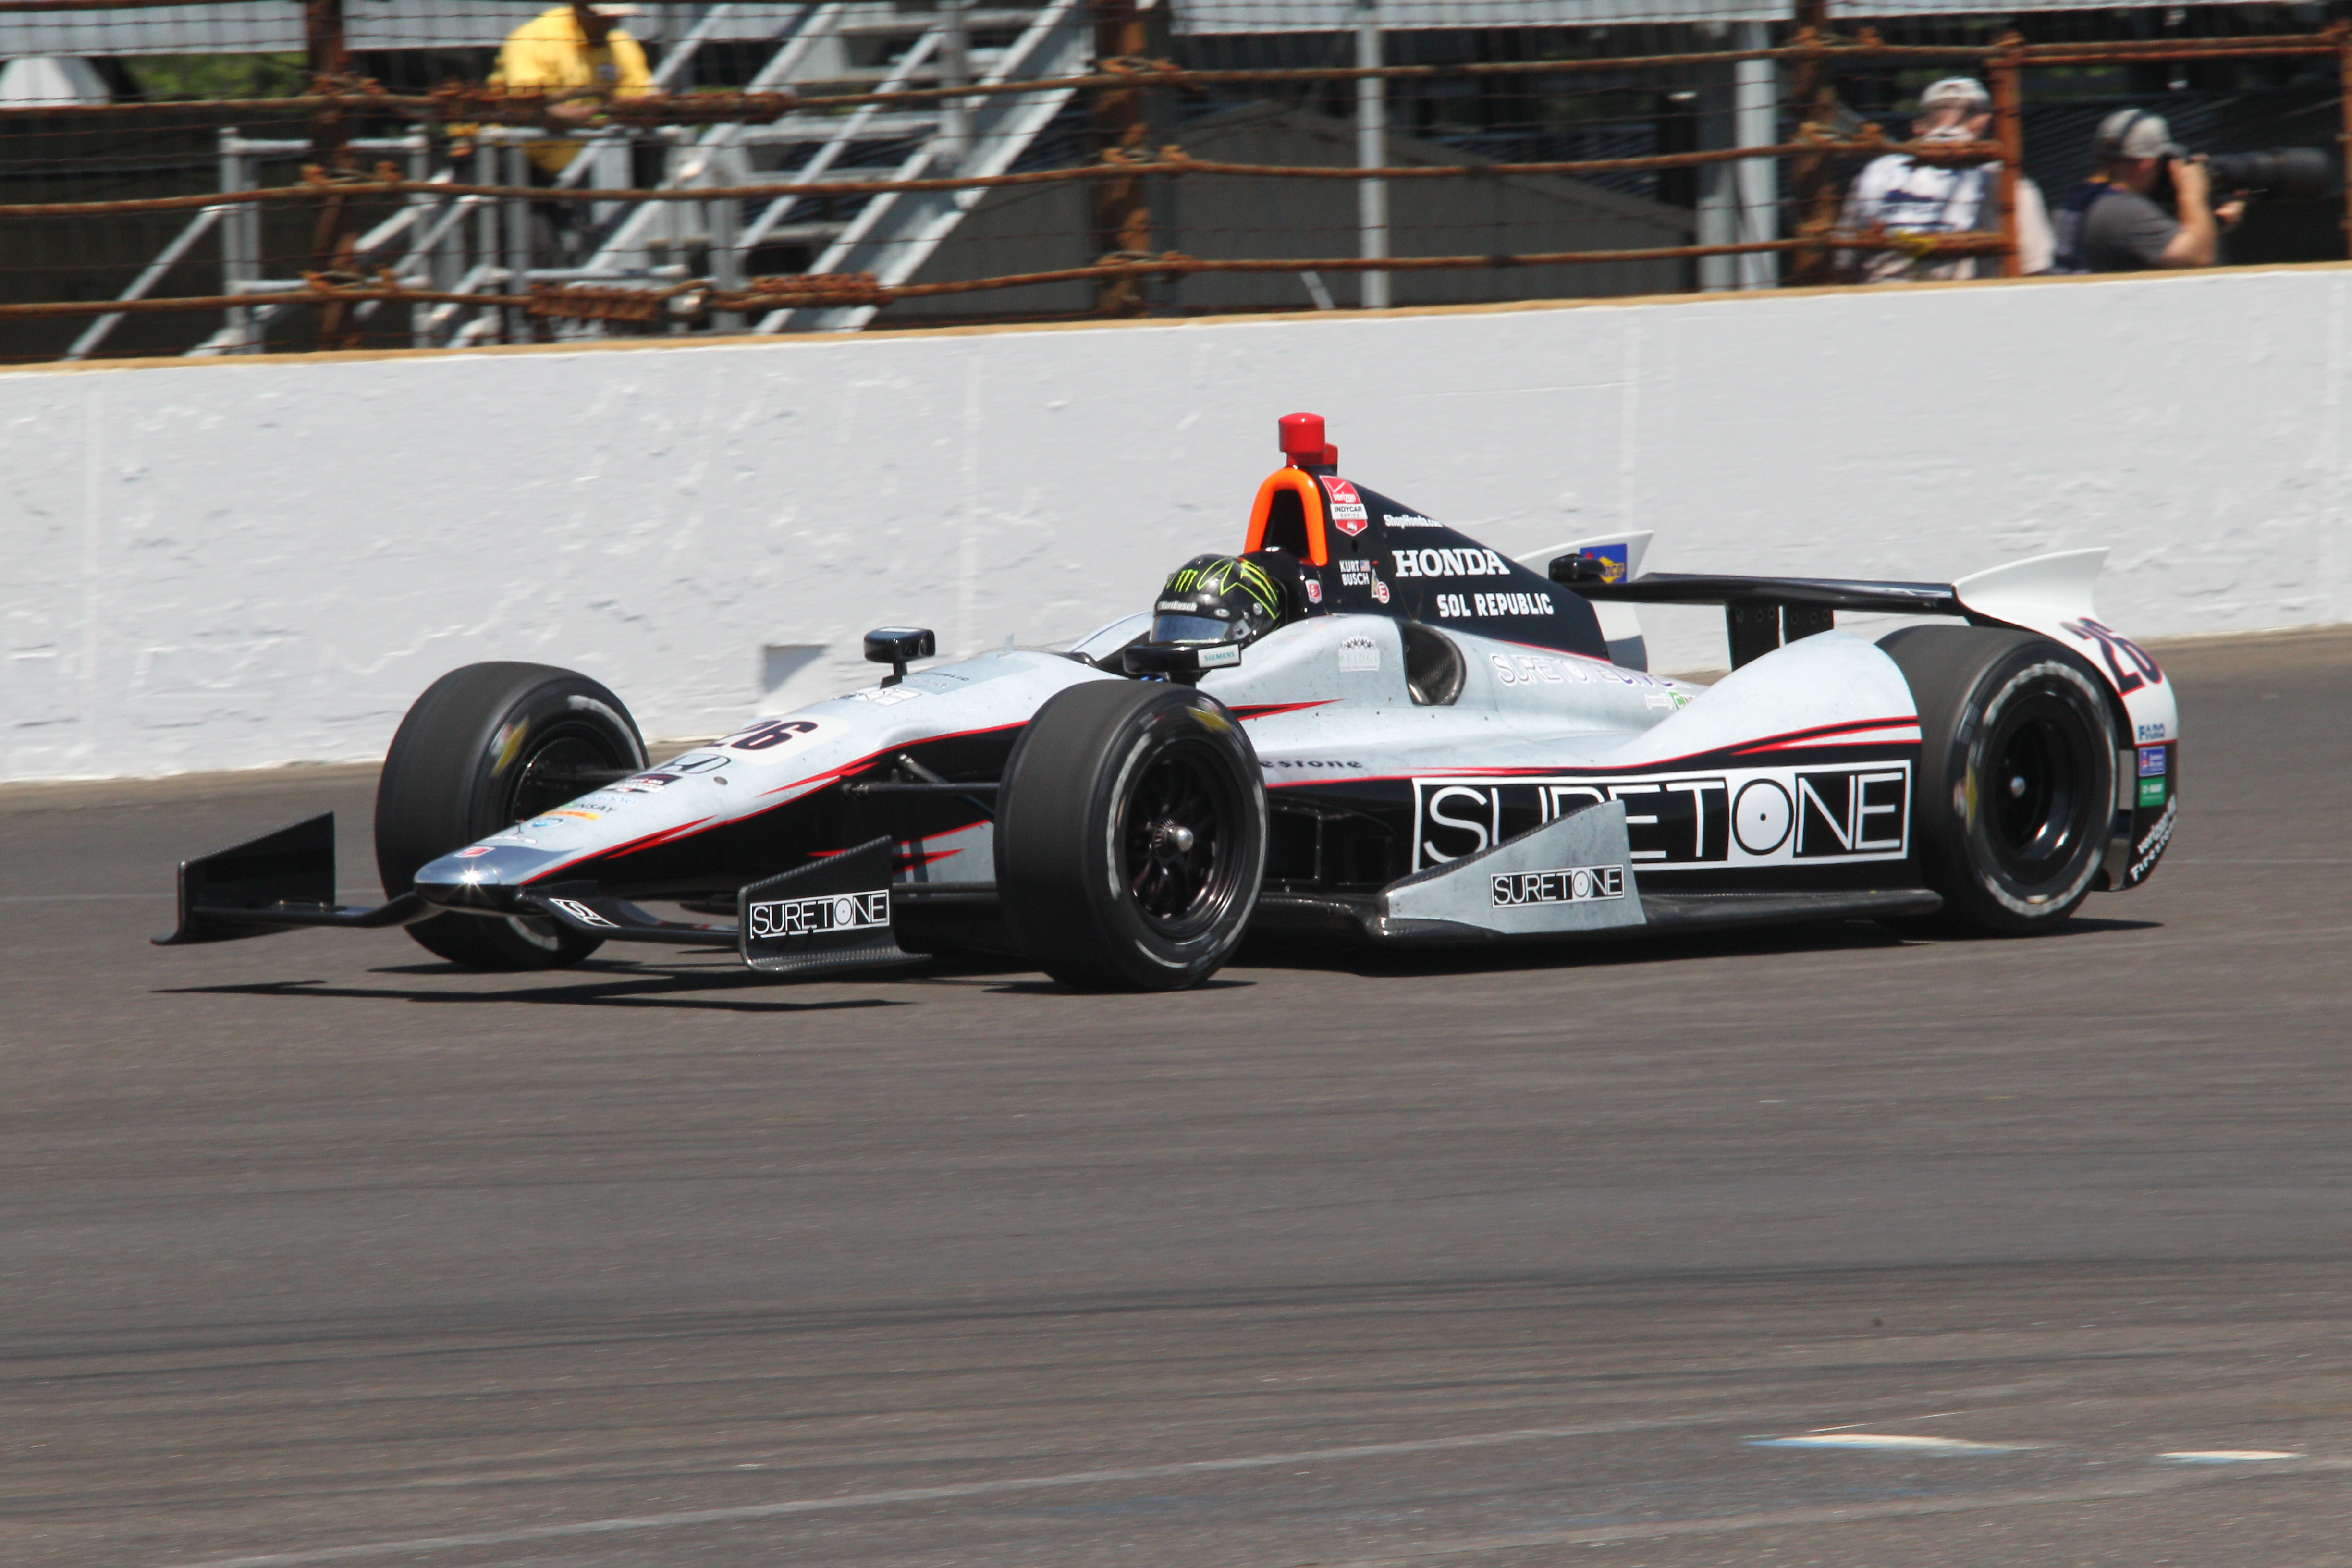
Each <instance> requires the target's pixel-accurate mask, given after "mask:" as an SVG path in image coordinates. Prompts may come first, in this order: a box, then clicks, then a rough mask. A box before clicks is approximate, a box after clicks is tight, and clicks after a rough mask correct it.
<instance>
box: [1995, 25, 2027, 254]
mask: <svg viewBox="0 0 2352 1568" xmlns="http://www.w3.org/2000/svg"><path fill="white" fill-rule="evenodd" d="M2024 42H2025V40H2024V39H2023V38H2022V37H2019V36H2018V34H2017V33H2015V32H2014V31H2011V32H2007V33H2003V34H2002V35H2001V37H2000V44H1999V45H1998V46H1997V48H1996V52H1995V53H1994V54H1993V56H1992V58H1990V59H1988V60H1987V61H1986V62H1985V74H1986V75H1987V76H1989V77H1990V78H1991V79H1992V80H1991V81H1990V82H1989V83H1987V84H1986V85H1988V86H1989V87H1990V88H1991V89H1992V137H1993V140H1994V141H1996V142H2000V178H1999V179H1998V180H1997V181H1995V182H1994V191H1995V196H1996V199H1997V200H1998V201H1999V202H2000V237H2001V243H2002V244H2003V245H2005V246H2007V247H2008V248H2007V249H2005V250H2003V251H2002V252H2001V257H2000V275H2001V276H2002V277H2003V278H2022V277H2024V276H2025V251H2024V248H2023V247H2021V246H2020V245H2019V243H2018V233H2017V171H2018V169H2019V167H2020V166H2021V164H2022V163H2024V162H2025V122H2024V120H2023V119H2022V117H2021V115H2020V113H2019V111H2018V97H2019V94H2018V85H2019V84H2018V74H2019V72H2018V66H2019V60H2018V53H2017V51H2018V49H2019V48H2020V47H2021V46H2022V45H2023V44H2024Z"/></svg>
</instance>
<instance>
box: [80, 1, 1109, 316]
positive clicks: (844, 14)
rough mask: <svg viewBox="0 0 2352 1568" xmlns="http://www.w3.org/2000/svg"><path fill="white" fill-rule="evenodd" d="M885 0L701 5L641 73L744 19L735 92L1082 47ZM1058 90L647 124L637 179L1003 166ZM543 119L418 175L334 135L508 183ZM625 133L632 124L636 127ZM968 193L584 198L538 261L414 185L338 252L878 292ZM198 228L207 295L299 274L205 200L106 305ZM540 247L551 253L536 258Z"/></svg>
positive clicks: (607, 183) (620, 145) (385, 262)
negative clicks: (386, 155) (750, 41)
mask: <svg viewBox="0 0 2352 1568" xmlns="http://www.w3.org/2000/svg"><path fill="white" fill-rule="evenodd" d="M905 4H908V0H806V3H803V4H798V5H775V4H772V3H768V4H761V5H733V4H719V5H711V6H710V7H709V9H708V10H707V11H705V12H704V13H703V15H702V16H699V17H698V19H697V20H696V22H695V24H694V26H692V27H691V28H689V29H688V31H687V32H686V33H685V34H684V35H683V36H681V37H678V38H677V40H676V41H675V42H674V43H673V44H671V46H670V47H669V48H668V49H667V52H666V53H665V54H664V56H663V58H662V62H661V65H660V68H658V69H657V70H656V72H655V73H654V83H655V85H656V87H657V88H662V89H677V88H678V87H679V86H681V85H682V84H685V83H688V82H690V81H691V80H692V68H693V63H694V61H695V59H696V58H697V57H698V55H699V54H700V52H701V51H702V50H703V48H704V47H707V46H709V45H711V44H714V43H717V42H719V41H721V40H727V41H740V40H741V39H743V38H744V37H746V36H747V32H749V31H751V30H753V29H756V30H757V31H758V32H760V33H761V34H764V36H765V37H767V38H768V39H769V40H771V41H772V42H773V43H774V45H775V52H774V53H773V55H772V56H771V57H770V58H769V60H768V62H767V64H766V65H765V66H764V67H762V68H761V69H760V71H759V72H758V73H757V74H756V75H755V76H754V77H753V78H752V79H751V80H750V81H749V82H747V83H745V84H743V88H742V89H741V90H743V91H746V92H753V93H758V92H774V91H778V90H781V89H792V90H794V91H796V92H799V93H801V94H803V96H807V95H812V94H815V93H819V92H833V93H839V92H856V91H861V90H883V91H887V90H894V89H906V88H926V87H929V88H937V87H954V86H958V85H961V84H964V83H968V82H974V81H977V82H982V83H991V84H992V83H997V82H1003V81H1011V80H1023V79H1035V78H1041V77H1057V76H1076V75H1079V74H1081V73H1083V71H1084V70H1085V69H1086V68H1087V63H1088V60H1089V58H1090V55H1091V51H1092V47H1093V28H1092V26H1091V13H1090V11H1089V8H1088V6H1087V4H1086V0H1029V3H1026V4H1020V3H1014V4H1000V5H990V6H987V7H985V8H983V7H981V6H978V5H974V4H973V3H972V0H937V3H936V4H924V5H923V7H922V8H921V9H919V10H918V9H913V8H911V7H910V8H908V9H903V10H902V9H901V5H905ZM1070 97H1071V93H1070V91H1069V90H1067V89H1065V90H1061V91H1049V92H1045V93H1040V94H1034V95H1031V94H1022V95H1008V96H1003V97H986V96H982V97H979V98H975V99H968V100H959V99H948V100H942V101H940V102H937V103H929V102H927V103H922V104H919V105H915V106H911V107H908V108H905V109H899V108H886V107H883V106H879V105H866V106H864V107H860V108H857V109H855V110H849V111H847V112H845V113H825V112H823V111H815V112H810V111H796V112H793V113H791V114H788V115H785V116H784V117H782V119H780V120H778V121H775V122H773V123H772V124H765V125H741V124H727V125H718V126H712V127H710V128H709V129H706V130H701V131H688V130H683V129H672V130H668V131H666V132H658V133H656V134H657V136H658V138H659V140H660V142H661V143H662V145H663V148H664V153H663V173H662V176H661V178H660V181H659V183H658V185H657V187H656V188H659V189H662V190H669V191H690V190H693V189H695V188H697V187H698V186H705V187H712V188H717V187H723V186H730V185H733V186H740V185H750V184H785V183H791V184H823V183H827V182H840V183H843V184H849V183H853V182H861V181H872V180H882V179H902V180H903V179H917V178H923V177H927V176H929V177H941V176H947V175H952V174H1003V173H1004V172H1005V171H1007V170H1009V169H1011V168H1012V167H1013V164H1014V163H1016V162H1017V161H1018V160H1019V159H1020V158H1021V156H1022V155H1023V153H1025V152H1027V151H1028V150H1029V148H1030V146H1031V145H1032V143H1033V142H1034V141H1035V139H1036V138H1037V136H1038V134H1039V133H1040V132H1043V131H1044V130H1045V127H1046V126H1047V125H1049V124H1050V123H1051V122H1052V121H1053V120H1054V118H1055V115H1056V114H1058V113H1059V112H1060V111H1061V110H1062V109H1063V107H1064V106H1065V105H1066V103H1067V102H1068V101H1069V99H1070ZM546 134H547V133H546V132H543V131H535V130H502V129H488V130H486V131H484V132H482V133H481V134H480V136H479V137H478V150H477V152H476V153H474V154H473V156H472V158H471V159H470V160H467V161H464V162H461V163H452V164H445V165H443V166H442V167H440V168H439V169H437V170H432V171H431V172H429V173H428V170H429V169H430V156H431V149H432V147H433V146H434V143H433V142H431V141H429V140H428V139H427V137H426V136H425V134H424V133H423V132H422V131H421V130H420V131H419V132H415V133H413V134H411V135H409V136H407V137H404V138H400V139H397V140H396V141H383V142H355V143H353V147H354V150H355V151H366V152H395V151H396V152H400V153H405V154H406V155H407V159H408V163H409V169H408V175H409V177H410V178H411V179H415V180H420V181H430V182H432V183H436V184H505V185H509V186H520V185H522V184H526V183H528V171H527V169H526V167H525V163H524V156H525V154H524V145H525V143H527V142H532V141H537V140H543V139H544V138H545V136H546ZM636 134H637V136H638V138H639V139H640V140H642V139H643V137H644V133H643V132H638V133H636ZM221 146H222V177H223V186H222V188H223V189H224V190H228V189H236V188H238V187H241V186H246V185H253V184H260V183H261V180H260V171H259V163H260V161H261V160H262V159H263V158H265V157H275V158H279V159H285V158H289V157H296V156H299V155H300V154H301V153H303V152H304V151H306V150H307V149H308V147H309V143H308V142H250V141H245V140H241V139H239V138H238V136H237V133H236V132H233V131H232V132H225V133H224V135H223V137H222V139H221ZM633 155H634V154H633V148H632V144H631V133H629V132H624V131H606V132H598V133H595V134H592V135H589V136H585V137H583V138H582V139H581V152H580V155H579V156H577V157H575V158H574V159H573V160H572V163H571V164H570V165H569V166H568V167H567V168H566V169H565V170H564V171H563V174H562V176H561V177H560V178H559V180H558V181H557V184H560V185H562V186H568V187H571V188H573V189H579V188H583V187H584V188H589V189H600V188H601V189H614V188H623V187H626V186H628V185H630V184H632V183H633V182H632V180H631V177H630V175H631V167H632V162H633ZM983 194H984V193H982V192H979V191H957V192H940V193H919V194H901V193H886V194H882V195H866V194H860V193H856V192H845V193H844V194H843V195H841V196H838V197H826V196H808V195H795V196H781V197H777V198H776V199H774V200H772V201H770V202H767V203H766V204H764V205H757V204H746V203H745V202H743V201H742V200H740V198H735V197H714V198H712V199H711V200H709V201H690V200H689V201H678V200H668V201H646V200H639V201H629V202H610V203H598V204H597V205H596V206H595V209H594V210H593V212H592V213H591V214H590V215H589V221H588V223H587V224H585V225H584V226H582V227H581V228H580V229H579V231H578V232H579V234H580V235H581V238H580V240H579V241H577V242H575V244H574V245H573V247H572V249H571V250H570V253H569V254H565V255H561V256H556V257H552V258H549V257H547V256H545V255H544V253H543V249H542V248H541V247H538V246H535V244H534V239H533V227H532V225H533V219H532V216H531V213H530V206H531V204H530V202H529V201H528V200H527V199H524V198H520V197H489V196H471V195H468V196H446V197H445V196H434V195H425V194H419V195H415V196H414V197H411V198H410V199H409V200H408V202H407V204H406V205H404V206H403V207H402V208H401V209H400V210H399V211H398V212H397V213H395V214H394V215H393V216H390V217H388V218H386V219H385V220H384V221H383V222H382V223H380V224H378V225H376V226H374V227H373V228H372V229H370V230H369V231H368V232H367V233H365V234H364V235H362V236H360V237H358V243H357V248H356V254H355V257H354V262H355V265H356V266H357V267H358V268H361V269H362V271H365V272H373V271H375V270H376V269H378V268H389V269H390V271H391V272H392V274H393V276H394V278H396V279H398V280H399V281H400V282H401V283H402V284H403V285H404V286H406V287H409V288H414V289H433V290H437V291H441V292H446V293H457V294H477V293H509V294H519V293H521V292H523V291H524V290H525V289H527V288H528V287H529V286H530V284H533V283H540V282H577V283H593V284H598V285H602V286H605V287H617V288H623V289H627V288H645V289H665V288H667V287H668V286H670V285H672V284H675V283H677V282H678V281H680V280H681V279H688V278H690V277H692V276H696V275H697V274H698V273H699V274H701V275H707V276H708V277H709V278H710V279H711V281H712V282H714V283H715V284H717V285H718V286H719V288H721V289H740V288H741V287H742V285H743V284H744V283H745V281H746V280H747V273H748V272H749V270H750V268H749V267H748V265H747V264H748V262H749V260H750V258H751V256H752V254H753V253H754V251H755V249H757V248H759V247H766V248H767V251H768V255H767V257H765V258H762V266H761V270H762V271H767V272H779V271H783V272H789V271H793V270H797V271H801V272H808V273H835V272H871V273H873V274H874V275H875V278H876V280H877V282H879V283H881V284H883V285H886V286H887V285H891V284H896V283H902V282H904V281H906V280H907V279H909V278H911V277H912V276H913V275H914V274H915V273H916V272H917V271H918V270H919V268H921V267H922V265H923V264H924V263H925V262H926V261H928V260H929V259H930V258H931V257H932V256H933V255H934V254H935V253H936V252H937V251H938V249H939V247H940V245H941V244H942V243H943V242H944V241H945V240H946V239H947V238H948V237H949V236H950V234H951V233H953V232H954V229H955V226H956V225H957V224H958V223H959V222H960V221H961V219H962V218H963V217H964V216H965V215H966V214H968V213H970V212H971V210H972V208H973V207H975V206H977V205H979V203H980V199H981V197H982V195H983ZM215 225H217V226H220V227H221V229H222V232H223V233H224V235H226V237H227V238H226V240H225V242H224V244H223V246H222V260H221V268H222V274H223V276H222V287H221V290H220V291H221V292H222V293H224V294H231V295H236V294H247V293H252V294H268V293H272V292H286V291H292V290H296V289H300V288H301V287H302V284H301V282H300V280H299V279H269V278H266V277H264V276H263V271H264V264H263V258H262V254H261V232H260V215H259V212H258V209H257V208H254V207H251V206H238V205H225V206H212V207H206V208H205V209H204V210H203V211H201V212H200V213H198V214H197V215H195V216H194V218H193V219H192V220H191V221H190V223H189V225H188V226H187V228H186V230H185V231H184V232H183V233H182V234H181V235H179V236H178V237H176V238H174V239H173V241H172V242H171V244H170V245H168V246H167V247H165V249H164V251H163V254H161V255H159V256H158V257H157V258H156V260H155V262H154V263H153V264H152V265H151V266H150V267H149V268H147V269H146V270H145V271H144V272H142V274H141V276H140V277H139V279H137V280H136V281H134V283H133V284H132V285H131V288H129V289H126V290H125V291H124V293H123V295H122V298H123V299H124V300H126V301H127V300H136V299H139V298H141V297H142V296H143V295H144V294H145V293H146V292H147V290H148V289H150V288H152V286H153V285H154V284H155V283H156V282H157V281H159V280H160V279H161V278H162V276H163V273H164V272H165V271H167V270H168V269H169V268H170V267H171V266H172V265H173V263H175V262H177V261H179V260H180V259H181V258H183V257H184V255H186V254H187V253H188V251H189V250H190V249H191V248H192V247H194V244H195V242H196V241H197V240H198V239H199V238H200V237H203V236H204V234H205V232H206V231H207V230H208V229H210V228H212V227H214V226H215ZM795 251H797V252H799V253H800V254H801V255H802V256H804V257H805V258H807V262H806V265H804V266H802V267H799V268H793V266H792V265H791V263H792V262H793V260H794V259H796V258H795V257H794V256H793V252H795ZM550 259H551V260H553V261H554V262H555V263H556V264H555V265H553V266H548V265H545V262H546V261H547V260H550ZM778 263H781V264H782V265H778ZM393 308H394V309H399V308H402V307H393ZM289 309H291V308H290V307H288V306H284V305H277V304H269V303H266V302H265V303H259V304H256V305H251V306H239V307H235V308H232V309H231V310H229V311H228V321H227V322H226V325H224V326H223V328H222V329H221V330H220V331H217V332H215V333H214V334H212V335H211V336H210V337H209V338H207V339H205V341H204V342H201V343H199V344H198V345H197V346H196V347H194V349H192V350H190V351H189V353H192V354H196V355H211V354H222V353H258V352H260V349H261V345H262V340H263V334H264V333H265V332H266V331H267V330H268V327H269V326H270V325H271V324H272V322H274V321H278V320H280V319H282V318H283V317H284V316H285V315H286V314H287V313H288V311H289ZM405 309H406V310H407V311H408V315H409V323H408V324H409V336H410V340H411V342H414V343H415V345H416V346H418V347H432V346H444V345H457V344H463V343H467V342H480V341H483V340H486V339H488V338H492V337H495V336H496V335H497V334H498V332H499V329H500V327H501V325H502V324H503V325H505V326H506V327H507V328H508V329H509V331H512V332H514V333H516V334H518V335H520V333H521V332H522V331H524V330H525V328H526V326H527V323H526V321H524V319H523V317H522V313H521V312H520V310H506V311H500V310H493V309H488V308H483V307H479V306H473V305H463V304H454V303H443V304H436V305H431V306H425V305H415V306H409V307H405ZM377 310H378V304H377V302H375V301H368V302H363V303H361V304H359V305H358V306H356V307H355V310H354V314H355V315H356V316H357V317H358V318H359V319H360V320H362V321H364V320H366V319H368V318H371V317H373V316H374V315H376V313H377ZM875 310H876V307H873V306H863V307H854V308H845V307H834V308H814V307H812V308H804V309H785V310H774V311H772V312H771V313H770V314H768V315H767V316H765V317H764V318H762V319H761V321H759V322H758V323H757V328H756V330H758V331H762V332H781V331H855V330H856V329H857V328H859V327H862V326H864V325H865V324H866V322H867V321H870V320H872V319H873V315H874V311H875ZM119 321H121V316H119V315H109V316H105V317H101V318H99V319H98V320H97V321H93V322H92V323H91V326H90V328H89V330H88V331H85V332H84V333H83V334H82V335H81V337H80V338H79V340H78V341H77V342H75V343H74V345H73V347H72V348H71V349H70V350H69V351H68V354H67V357H68V358H71V359H79V358H82V357H84V356H86V355H88V354H89V353H92V352H94V351H95V350H96V349H97V348H98V347H99V345H100V342H102V341H103V340H104V339H105V337H106V336H107V335H108V334H109V333H110V331H112V329H113V327H114V326H115V325H116V324H117V323H118V322H119ZM713 324H714V325H716V326H717V327H719V329H720V330H722V331H730V330H731V331H740V330H741V329H742V328H743V326H744V325H745V323H744V322H743V321H740V319H730V318H727V317H723V316H722V317H720V318H719V319H718V320H717V321H715V322H714V323H713ZM554 330H555V331H557V332H558V333H559V334H560V335H562V336H567V337H587V336H594V335H598V334H600V333H602V332H603V331H604V330H605V328H604V323H603V322H602V321H560V322H557V323H556V324H555V327H554ZM673 330H677V331H682V330H684V328H683V326H682V325H679V326H677V327H674V328H673Z"/></svg>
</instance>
